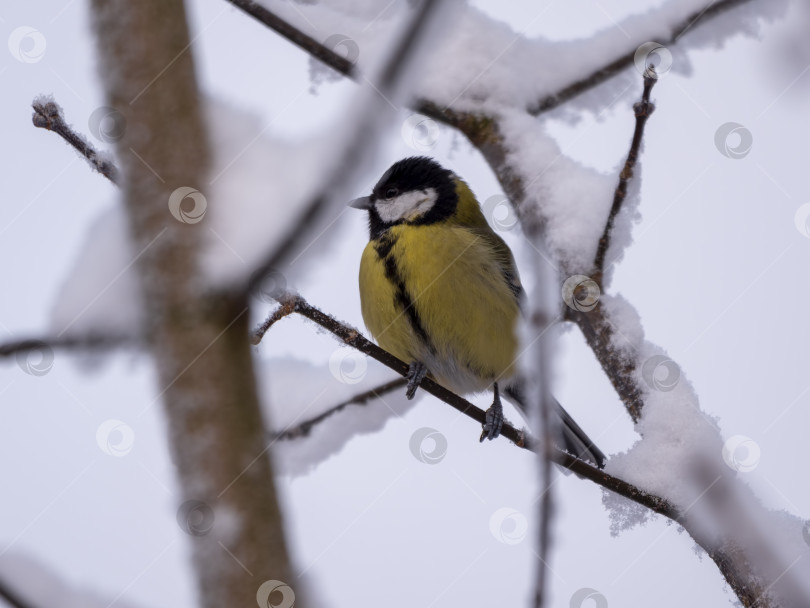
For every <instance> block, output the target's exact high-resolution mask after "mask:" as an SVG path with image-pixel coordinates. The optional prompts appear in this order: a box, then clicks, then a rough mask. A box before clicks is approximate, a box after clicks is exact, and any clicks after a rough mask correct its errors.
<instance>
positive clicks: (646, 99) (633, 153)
mask: <svg viewBox="0 0 810 608" xmlns="http://www.w3.org/2000/svg"><path fill="white" fill-rule="evenodd" d="M657 81H658V75H657V74H656V73H655V68H654V67H653V66H649V67H648V68H647V70H646V71H645V73H644V91H643V92H642V94H641V101H639V102H637V103H635V104H633V111H634V112H635V115H636V128H635V130H634V132H633V140H632V143H631V144H630V151H629V152H628V153H627V160H625V161H624V168H623V169H622V171H621V173H620V174H619V183H618V185H617V186H616V192H615V193H614V195H613V205H612V206H611V208H610V213H609V214H608V218H607V221H606V222H605V230H604V232H603V233H602V237H601V238H600V239H599V246H598V247H597V249H596V256H595V258H594V261H593V266H594V271H593V273H592V274H591V278H592V279H593V280H594V281H596V283H597V284H598V285H599V287H600V288H603V287H602V277H603V275H604V272H605V256H606V255H607V250H608V247H609V246H610V237H611V236H612V232H613V223H614V222H615V221H616V216H617V215H618V214H619V211H621V209H622V204H623V203H624V199H625V198H626V197H627V184H628V182H629V181H630V179H632V177H633V169H634V168H635V166H636V160H638V153H639V149H640V148H641V140H642V138H643V137H644V125H645V124H647V119H648V118H649V117H650V115H652V113H653V112H654V111H655V104H654V103H652V102H651V101H650V91H652V88H653V86H655V83H656V82H657Z"/></svg>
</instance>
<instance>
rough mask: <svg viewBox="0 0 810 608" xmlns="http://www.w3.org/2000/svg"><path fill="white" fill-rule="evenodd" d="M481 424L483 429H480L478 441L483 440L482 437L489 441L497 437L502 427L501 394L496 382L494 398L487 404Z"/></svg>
mask: <svg viewBox="0 0 810 608" xmlns="http://www.w3.org/2000/svg"><path fill="white" fill-rule="evenodd" d="M481 426H482V428H483V430H482V431H481V438H480V439H479V440H478V441H479V442H482V441H484V439H489V440H490V441H491V440H493V439H497V438H498V437H499V436H500V434H501V429H502V428H503V406H502V405H501V396H500V394H499V392H498V384H497V383H496V384H495V399H494V400H493V401H492V405H491V406H489V409H488V410H487V412H486V420H485V422H484V424H483V425H481Z"/></svg>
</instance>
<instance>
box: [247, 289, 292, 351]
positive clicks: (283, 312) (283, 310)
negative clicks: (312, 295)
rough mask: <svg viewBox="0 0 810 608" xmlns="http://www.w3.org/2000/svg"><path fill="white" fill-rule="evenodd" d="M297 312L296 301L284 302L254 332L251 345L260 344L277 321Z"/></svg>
mask: <svg viewBox="0 0 810 608" xmlns="http://www.w3.org/2000/svg"><path fill="white" fill-rule="evenodd" d="M293 312H295V301H294V300H292V299H291V298H287V299H285V300H284V301H282V302H281V303H280V304H279V306H278V308H276V309H275V310H274V311H273V313H272V314H271V315H270V316H269V317H267V319H265V320H264V322H263V323H262V324H261V325H259V327H257V328H256V330H255V331H254V332H253V335H252V336H251V337H250V343H251V344H253V345H256V344H258V343H259V342H261V341H262V338H264V334H266V333H267V330H268V329H270V328H271V327H272V326H273V324H274V323H275V322H276V321H280V320H281V319H283V318H284V317H286V316H287V315H291V314H292V313H293Z"/></svg>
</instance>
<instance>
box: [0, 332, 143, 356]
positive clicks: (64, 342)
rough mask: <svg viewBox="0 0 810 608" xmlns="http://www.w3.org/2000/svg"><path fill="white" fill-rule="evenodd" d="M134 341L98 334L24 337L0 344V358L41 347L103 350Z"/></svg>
mask: <svg viewBox="0 0 810 608" xmlns="http://www.w3.org/2000/svg"><path fill="white" fill-rule="evenodd" d="M135 343H136V341H135V340H134V339H133V338H130V337H126V336H108V335H100V334H99V335H87V336H66V337H64V338H57V337H44V338H25V339H23V340H15V341H13V342H5V343H3V344H0V358H3V357H10V356H12V355H19V354H22V353H25V352H30V351H34V350H39V351H41V350H42V349H50V350H56V349H71V350H80V349H91V350H105V349H110V348H115V347H118V346H122V345H125V344H135Z"/></svg>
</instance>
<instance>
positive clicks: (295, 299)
mask: <svg viewBox="0 0 810 608" xmlns="http://www.w3.org/2000/svg"><path fill="white" fill-rule="evenodd" d="M279 302H280V304H281V306H280V307H279V309H277V310H276V311H274V312H273V313H271V315H270V317H269V318H268V321H270V319H274V321H273V322H268V321H265V322H264V323H263V324H262V326H261V327H265V326H266V327H265V329H264V332H266V331H267V329H269V328H270V327H271V326H272V325H273V323H274V322H276V321H278V320H279V319H282V318H284V317H285V316H287V315H289V314H291V313H293V312H295V313H298V314H300V315H301V316H303V317H306V318H307V319H309V320H310V321H313V322H314V323H316V324H317V325H320V326H321V327H323V328H324V329H326V330H327V331H329V332H330V333H332V334H333V335H334V336H336V337H337V338H339V339H340V340H341V341H342V342H343V343H344V344H347V345H348V346H351V347H352V348H355V349H356V350H358V351H360V352H361V353H364V354H366V355H368V356H369V357H372V358H374V359H376V360H377V361H379V362H380V363H382V364H383V365H385V366H387V367H389V368H391V369H392V370H394V371H395V372H397V373H398V374H399V375H400V376H403V377H405V376H407V374H408V364H406V363H404V362H403V361H400V360H399V359H397V358H396V357H395V356H394V355H392V354H390V353H389V352H388V351H385V350H383V349H382V348H380V347H379V346H377V345H376V344H374V343H373V342H371V341H369V340H368V339H366V338H365V337H364V336H363V335H362V334H361V333H360V332H359V331H357V330H356V329H354V328H352V327H350V326H348V325H345V324H344V323H341V322H340V321H338V320H337V319H335V318H334V317H332V316H331V315H328V314H326V313H325V312H323V311H321V310H320V309H318V308H316V307H315V306H312V305H311V304H310V303H309V302H307V301H306V300H305V299H304V298H303V297H301V296H300V295H297V294H285V295H284V296H282V297H281V298H279ZM280 311H283V313H284V314H280ZM257 335H258V330H257V332H254V342H258V340H260V339H261V338H258V340H257V338H256V336H257ZM262 335H263V334H262ZM419 386H420V388H422V389H423V390H425V391H426V392H428V393H430V394H431V395H433V396H434V397H436V398H437V399H439V400H441V401H443V402H445V403H446V404H448V405H449V406H451V407H453V408H455V409H456V410H458V411H459V412H461V413H462V414H464V415H465V416H467V417H468V418H471V419H472V420H475V421H476V422H478V423H479V424H483V423H484V421H485V420H486V413H485V412H484V410H482V409H480V408H479V407H477V406H475V405H473V404H472V403H470V402H469V401H467V400H466V399H464V398H463V397H460V396H458V395H456V394H455V393H453V392H451V391H449V390H447V389H446V388H444V387H443V386H441V385H440V384H437V383H436V382H434V381H433V380H431V379H430V378H427V377H426V378H424V379H423V380H422V383H421V384H420V385H419ZM375 390H378V389H375ZM392 390H393V389H392ZM346 405H348V403H347V404H346ZM501 436H503V437H505V438H506V439H508V440H509V441H511V442H512V443H514V444H515V445H516V446H518V447H520V448H524V449H526V450H531V451H538V450H539V449H540V446H538V445H537V443H536V442H535V441H534V439H533V438H532V437H531V436H530V435H528V434H527V433H526V432H525V431H524V430H522V429H520V430H519V429H517V428H515V427H514V426H512V424H510V423H509V422H508V421H504V424H503V429H502V430H501ZM550 457H551V460H552V461H553V462H555V463H557V464H559V465H560V466H563V467H565V468H567V469H569V470H571V471H572V472H574V473H576V474H577V475H579V476H580V477H583V478H585V479H588V480H590V481H592V482H594V483H596V484H598V485H600V486H602V487H603V488H605V489H607V490H610V491H612V492H615V493H616V494H618V495H620V496H623V497H625V498H627V499H629V500H632V501H633V502H636V503H638V504H640V505H643V506H645V507H647V508H649V509H651V510H652V511H655V512H656V513H659V514H661V515H664V516H665V517H668V518H670V519H675V520H677V519H678V517H679V514H678V511H677V509H676V508H675V507H674V506H673V505H672V504H670V503H669V502H667V501H666V500H664V499H663V498H660V497H658V496H654V495H652V494H649V493H648V492H645V491H643V490H641V489H639V488H637V487H635V486H633V485H632V484H629V483H627V482H626V481H623V480H621V479H619V478H618V477H614V476H612V475H610V474H608V473H605V472H604V471H603V470H601V469H598V468H596V467H594V466H592V465H590V464H589V463H587V462H585V461H584V460H580V459H579V458H576V457H574V456H572V455H571V454H569V453H568V452H565V451H563V450H561V449H559V448H556V447H553V448H552V449H551V454H550Z"/></svg>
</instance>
